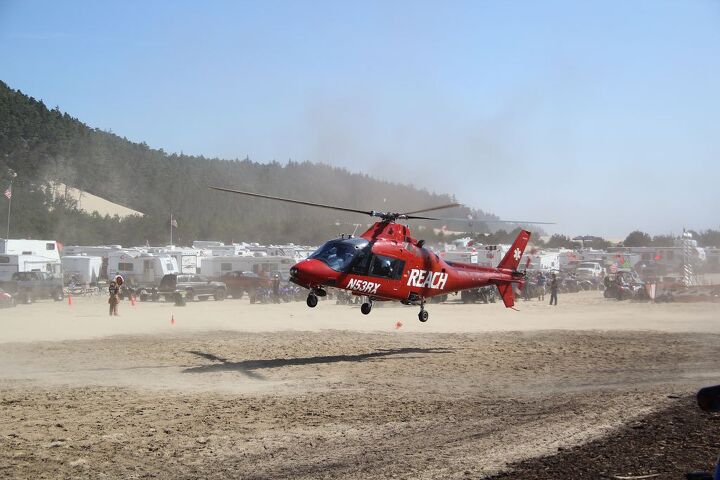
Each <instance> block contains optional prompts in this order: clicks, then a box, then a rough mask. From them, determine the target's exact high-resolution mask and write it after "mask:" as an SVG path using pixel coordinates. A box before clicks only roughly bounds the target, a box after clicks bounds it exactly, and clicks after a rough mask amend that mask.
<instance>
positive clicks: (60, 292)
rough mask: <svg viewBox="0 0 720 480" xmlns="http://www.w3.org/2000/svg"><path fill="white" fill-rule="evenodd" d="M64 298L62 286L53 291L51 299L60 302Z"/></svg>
mask: <svg viewBox="0 0 720 480" xmlns="http://www.w3.org/2000/svg"><path fill="white" fill-rule="evenodd" d="M64 298H65V293H64V292H63V289H62V288H58V289H56V290H55V291H54V292H53V300H55V301H56V302H61V301H62V300H63V299H64Z"/></svg>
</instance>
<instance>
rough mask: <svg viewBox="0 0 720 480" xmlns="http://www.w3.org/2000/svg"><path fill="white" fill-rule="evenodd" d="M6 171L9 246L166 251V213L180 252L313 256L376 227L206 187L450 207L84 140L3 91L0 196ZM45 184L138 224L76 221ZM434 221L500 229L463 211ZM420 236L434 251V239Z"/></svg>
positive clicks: (375, 183) (1, 216) (435, 200)
mask: <svg viewBox="0 0 720 480" xmlns="http://www.w3.org/2000/svg"><path fill="white" fill-rule="evenodd" d="M13 171H14V172H15V173H16V174H17V177H16V178H15V180H14V188H13V199H12V200H13V215H12V229H11V235H10V236H11V237H13V238H23V237H24V238H53V239H57V240H60V241H62V242H64V243H65V244H118V243H120V244H123V245H140V244H145V243H151V244H166V243H167V242H168V240H169V239H168V237H169V233H168V229H169V215H170V212H173V215H174V217H175V218H176V219H177V222H178V228H177V229H176V231H175V238H176V239H177V242H176V243H178V244H189V243H191V242H192V240H195V239H214V240H221V241H225V242H230V241H247V242H275V243H279V242H291V241H292V242H296V243H309V244H314V243H318V242H319V241H321V240H323V239H325V238H327V237H329V236H333V235H336V234H338V233H341V232H346V233H347V232H352V230H353V229H355V225H354V224H357V223H361V225H360V226H359V228H358V230H362V229H363V228H364V227H365V225H366V224H368V223H370V222H371V221H372V220H371V219H370V218H369V217H363V216H361V215H357V214H345V213H342V212H334V211H328V210H323V209H315V208H309V207H300V206H293V205H288V204H283V203H279V202H273V201H269V200H261V199H250V198H246V197H238V196H234V195H231V194H227V193H221V192H215V191H211V190H209V189H208V186H209V185H218V186H224V187H229V188H234V189H239V190H247V191H252V192H260V193H264V194H267V195H276V196H283V197H288V198H297V199H302V200H305V201H310V202H319V203H326V204H335V205H341V206H345V207H349V208H358V209H364V210H373V209H375V210H385V209H387V210H392V211H408V210H417V209H420V208H424V207H428V206H433V205H442V204H447V203H450V202H453V201H454V198H452V196H450V195H446V194H436V193H431V192H428V191H426V190H422V189H418V188H415V187H413V186H410V185H403V184H398V183H391V182H386V181H380V180H377V179H374V178H371V177H369V176H367V175H363V174H359V173H351V172H348V171H347V170H344V169H339V168H335V167H332V166H328V165H323V164H314V163H310V162H302V163H299V162H292V161H289V162H288V163H286V164H281V163H277V162H272V163H259V162H253V161H251V160H250V159H247V158H246V159H244V160H221V159H217V158H204V157H202V156H189V155H178V154H168V153H166V152H164V151H163V150H158V149H153V148H150V147H149V146H148V145H146V144H145V143H135V142H131V141H129V140H127V139H126V138H123V137H120V136H118V135H115V134H113V133H110V132H106V131H102V130H99V129H94V128H90V127H88V126H87V125H85V124H84V123H82V122H81V121H80V120H78V119H76V118H73V117H72V116H70V115H69V114H67V113H64V112H62V111H61V110H60V109H59V108H57V107H56V108H53V109H49V108H48V107H46V106H45V105H44V104H43V102H41V101H39V100H36V99H34V98H32V97H29V96H27V95H25V94H23V93H22V92H21V91H19V90H13V89H12V88H10V87H9V86H8V85H7V84H5V83H3V82H1V81H0V182H1V183H0V187H2V188H1V190H2V191H4V190H5V188H6V186H7V185H8V184H9V182H10V175H11V173H12V172H13ZM50 182H62V183H64V184H66V185H69V186H72V187H76V188H79V189H81V190H83V191H86V192H89V193H92V194H94V195H98V196H100V197H103V198H105V199H107V200H110V201H112V202H115V203H118V204H121V205H123V206H126V207H129V208H132V209H134V210H137V211H140V212H143V213H144V214H145V216H144V217H128V218H126V219H120V218H117V217H115V218H111V217H107V216H106V217H101V216H99V215H98V214H87V213H84V212H81V211H79V210H78V209H77V208H76V205H75V204H74V202H73V201H72V200H71V199H68V198H62V197H60V198H57V197H55V198H53V197H52V196H51V195H50V194H49V192H48V191H47V189H46V188H45V186H47V185H48V184H49V183H50ZM4 206H5V204H3V207H4ZM438 214H439V215H440V214H441V215H442V216H448V217H458V218H467V216H468V215H472V216H473V217H474V218H476V219H495V218H497V217H495V216H493V215H490V214H486V213H485V212H482V211H478V210H470V209H468V208H464V207H459V208H454V209H450V210H447V211H442V212H438ZM6 219H7V210H6V209H5V208H0V225H2V226H4V225H5V222H6ZM474 223H475V224H474V226H473V228H474V229H475V230H476V231H483V230H486V229H487V226H486V225H485V224H483V223H482V222H477V221H476V222H474ZM428 226H429V225H428ZM436 226H439V225H436ZM423 232H424V235H423V236H424V237H425V238H427V239H428V240H433V237H434V235H433V234H432V229H429V228H428V229H425V230H423ZM0 235H4V231H2V232H1V233H0Z"/></svg>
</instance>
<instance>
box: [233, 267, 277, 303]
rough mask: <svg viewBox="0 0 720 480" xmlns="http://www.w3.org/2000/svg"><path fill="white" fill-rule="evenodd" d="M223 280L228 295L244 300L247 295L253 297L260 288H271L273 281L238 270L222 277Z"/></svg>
mask: <svg viewBox="0 0 720 480" xmlns="http://www.w3.org/2000/svg"><path fill="white" fill-rule="evenodd" d="M221 280H222V281H223V282H224V283H225V285H227V291H228V295H232V297H233V298H242V296H243V294H245V293H247V294H248V296H252V295H253V294H254V293H255V292H256V291H257V290H258V288H260V287H262V288H270V287H271V286H272V281H271V280H270V279H269V278H267V277H262V276H260V275H258V274H257V273H254V272H241V271H239V270H236V271H234V272H228V273H226V274H225V275H223V276H222V278H221Z"/></svg>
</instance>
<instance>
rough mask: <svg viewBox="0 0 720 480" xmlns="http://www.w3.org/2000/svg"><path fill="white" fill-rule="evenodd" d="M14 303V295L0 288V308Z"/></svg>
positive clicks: (11, 305) (14, 304)
mask: <svg viewBox="0 0 720 480" xmlns="http://www.w3.org/2000/svg"><path fill="white" fill-rule="evenodd" d="M16 305H17V304H16V303H15V297H13V296H12V295H10V294H9V293H7V292H6V291H4V290H3V289H2V288H0V308H8V307H14V306H16Z"/></svg>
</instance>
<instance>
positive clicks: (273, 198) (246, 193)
mask: <svg viewBox="0 0 720 480" xmlns="http://www.w3.org/2000/svg"><path fill="white" fill-rule="evenodd" d="M210 188H212V189H213V190H218V191H221V192H230V193H237V194H239V195H247V196H248V197H257V198H267V199H269V200H278V201H281V202H287V203H295V204H298V205H307V206H309V207H320V208H328V209H330V210H339V211H341V212H352V213H362V214H364V215H371V216H372V215H373V213H374V212H372V211H370V210H356V209H354V208H345V207H338V206H335V205H325V204H323V203H312V202H303V201H302V200H293V199H291V198H283V197H273V196H272V195H262V194H260V193H252V192H243V191H242V190H233V189H231V188H222V187H212V186H211V187H210Z"/></svg>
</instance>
